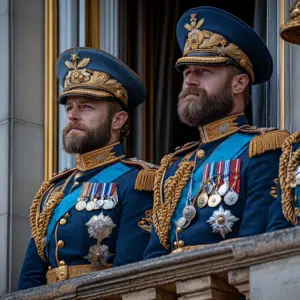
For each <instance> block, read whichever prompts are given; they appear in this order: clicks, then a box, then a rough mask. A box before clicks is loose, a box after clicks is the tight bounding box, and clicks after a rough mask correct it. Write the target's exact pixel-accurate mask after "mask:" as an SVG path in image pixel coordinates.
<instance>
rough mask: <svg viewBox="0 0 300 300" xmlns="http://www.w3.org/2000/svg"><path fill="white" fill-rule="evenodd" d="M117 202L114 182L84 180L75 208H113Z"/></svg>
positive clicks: (80, 209)
mask: <svg viewBox="0 0 300 300" xmlns="http://www.w3.org/2000/svg"><path fill="white" fill-rule="evenodd" d="M117 203H118V194H117V184H116V183H93V182H84V183H83V185H82V188H81V193H80V196H79V197H78V199H77V203H76V206H75V208H76V210H78V211H82V210H84V209H85V210H87V211H92V210H97V209H100V208H102V209H105V210H107V209H113V208H115V207H116V205H117Z"/></svg>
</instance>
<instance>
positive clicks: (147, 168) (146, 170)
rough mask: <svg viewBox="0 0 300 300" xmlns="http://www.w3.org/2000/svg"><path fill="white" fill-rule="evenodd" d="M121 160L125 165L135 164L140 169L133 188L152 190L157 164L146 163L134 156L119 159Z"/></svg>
mask: <svg viewBox="0 0 300 300" xmlns="http://www.w3.org/2000/svg"><path fill="white" fill-rule="evenodd" d="M121 162H122V163H124V164H126V165H130V166H136V167H138V168H140V169H141V171H140V172H139V173H138V175H137V177H136V180H135V187H134V189H135V190H137V191H150V192H152V191H153V186H154V179H155V171H156V170H157V169H158V166H157V165H154V164H151V163H148V162H146V161H143V160H140V159H137V158H135V157H134V158H129V159H121Z"/></svg>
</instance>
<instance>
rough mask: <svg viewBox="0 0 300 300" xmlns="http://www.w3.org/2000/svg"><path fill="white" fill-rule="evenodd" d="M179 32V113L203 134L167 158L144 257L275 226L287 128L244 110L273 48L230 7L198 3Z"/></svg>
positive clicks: (265, 74)
mask: <svg viewBox="0 0 300 300" xmlns="http://www.w3.org/2000/svg"><path fill="white" fill-rule="evenodd" d="M177 39H178V42H179V46H180V48H181V50H182V52H183V57H182V58H180V59H178V61H177V62H176V68H177V69H178V70H180V71H182V72H183V86H182V91H181V93H180V95H179V102H178V115H179V117H180V120H181V121H182V122H183V123H185V124H187V125H189V126H191V127H195V128H198V129H199V133H200V141H198V142H192V143H188V144H186V145H185V146H183V147H182V148H181V149H179V150H177V151H176V152H175V153H173V154H169V155H167V156H165V157H164V158H163V159H162V161H161V167H160V168H159V170H158V171H157V173H156V178H155V183H154V207H153V227H152V232H151V239H150V242H149V245H148V247H147V249H146V251H145V254H144V259H148V258H153V257H157V256H161V255H164V254H168V253H170V252H182V251H185V250H188V249H192V248H195V247H202V246H204V245H207V244H212V243H218V242H221V241H224V240H227V239H231V238H239V237H245V236H249V235H254V234H259V233H263V232H266V231H267V230H272V228H268V224H270V223H271V222H272V218H273V216H272V215H270V217H269V208H270V206H271V205H273V204H274V205H275V203H276V201H277V200H276V199H274V198H276V197H273V196H275V195H274V193H271V194H270V192H272V188H274V186H276V185H275V183H274V180H275V181H276V178H277V177H278V162H279V157H280V153H281V151H280V147H281V145H282V142H283V140H284V139H285V138H286V137H287V136H288V133H286V132H285V131H279V130H275V129H271V128H256V127H253V126H249V125H248V121H247V119H246V117H245V115H244V109H245V106H246V105H247V103H248V99H249V89H250V86H251V85H252V84H259V83H263V82H265V81H267V80H268V79H269V78H270V76H271V74H272V58H271V55H270V53H269V51H268V49H267V47H266V45H265V44H264V43H263V42H262V40H261V39H260V38H259V36H258V35H257V34H256V33H255V32H254V30H253V29H252V28H250V27H249V26H248V25H247V24H245V23H244V22H243V21H241V20H240V19H238V18H236V17H235V16H233V15H231V14H229V13H227V12H225V11H223V10H220V9H217V8H214V7H198V8H194V9H191V10H189V11H187V12H186V13H185V14H184V15H183V16H182V17H181V18H180V20H179V22H178V24H177ZM272 195H273V196H272ZM277 207H278V206H277Z"/></svg>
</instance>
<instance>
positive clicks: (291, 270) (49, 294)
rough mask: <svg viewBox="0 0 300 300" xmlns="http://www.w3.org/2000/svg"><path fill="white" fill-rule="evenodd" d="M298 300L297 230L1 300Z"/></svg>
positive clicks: (299, 256) (173, 256)
mask: <svg viewBox="0 0 300 300" xmlns="http://www.w3.org/2000/svg"><path fill="white" fill-rule="evenodd" d="M240 293H242V294H244V295H245V298H246V299H251V300H260V299H261V300H265V299H266V300H267V299H272V300H277V299H278V300H282V299H289V300H294V299H295V300H296V299H300V226H299V227H293V228H290V229H285V230H281V231H277V232H272V233H266V234H262V235H257V236H252V237H247V238H243V239H236V240H230V241H226V242H223V243H219V244H214V245H210V246H205V247H202V248H199V249H194V250H190V251H187V252H183V253H176V254H171V255H168V256H163V257H160V258H157V259H152V260H148V261H143V262H139V263H135V264H131V265H127V266H122V267H118V268H112V269H109V270H105V271H101V272H97V273H91V274H88V275H84V276H81V277H77V278H72V279H69V280H66V281H63V282H60V283H57V284H53V285H47V286H41V287H38V288H33V289H28V290H25V291H21V292H15V293H11V294H6V295H4V296H2V297H1V298H0V299H7V300H8V299H31V300H46V299H49V300H50V299H51V300H54V299H55V300H59V299H61V300H62V299H105V300H119V299H120V300H136V299H138V300H154V299H159V300H173V299H180V300H196V299H197V300H199V299H200V300H210V299H220V300H224V299H230V300H235V299H239V300H240V299H241V296H240Z"/></svg>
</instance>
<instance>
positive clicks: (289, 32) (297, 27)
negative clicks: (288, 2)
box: [280, 0, 300, 45]
mask: <svg viewBox="0 0 300 300" xmlns="http://www.w3.org/2000/svg"><path fill="white" fill-rule="evenodd" d="M280 36H281V37H282V38H283V39H284V40H285V41H287V42H289V43H293V44H298V45H300V0H296V2H295V4H294V6H293V7H292V9H291V14H290V20H289V21H288V22H287V23H285V24H283V25H282V26H281V28H280Z"/></svg>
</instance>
